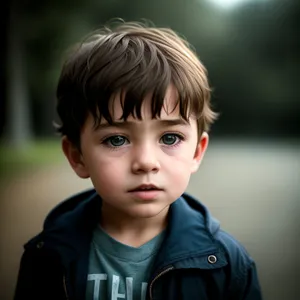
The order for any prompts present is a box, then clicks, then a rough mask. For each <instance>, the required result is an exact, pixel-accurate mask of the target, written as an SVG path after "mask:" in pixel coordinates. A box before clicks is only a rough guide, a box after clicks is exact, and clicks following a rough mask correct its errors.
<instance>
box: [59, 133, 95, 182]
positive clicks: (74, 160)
mask: <svg viewBox="0 0 300 300" xmlns="http://www.w3.org/2000/svg"><path fill="white" fill-rule="evenodd" d="M61 146H62V150H63V152H64V154H65V156H66V158H67V159H68V161H69V163H70V165H71V167H72V169H73V170H74V172H75V173H76V174H77V175H78V176H79V177H80V178H89V177H90V176H89V172H88V170H87V167H86V165H85V163H84V160H83V157H82V154H81V152H80V150H79V149H78V147H76V146H75V145H74V144H73V143H72V142H70V141H69V139H68V138H67V137H66V136H64V137H63V138H62V140H61Z"/></svg>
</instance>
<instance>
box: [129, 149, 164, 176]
mask: <svg viewBox="0 0 300 300" xmlns="http://www.w3.org/2000/svg"><path fill="white" fill-rule="evenodd" d="M159 170H160V163H159V160H158V157H157V155H156V152H155V149H153V147H151V145H143V146H136V149H135V151H134V152H133V160H132V172H133V173H134V174H140V173H150V172H152V173H157V172H158V171H159Z"/></svg>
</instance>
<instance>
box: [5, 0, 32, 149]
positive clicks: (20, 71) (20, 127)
mask: <svg viewBox="0 0 300 300" xmlns="http://www.w3.org/2000/svg"><path fill="white" fill-rule="evenodd" d="M22 26H23V24H22V16H21V14H19V13H18V8H17V7H16V6H15V5H13V4H12V7H11V10H10V18H9V26H8V47H7V62H6V63H7V65H6V68H7V85H8V86H7V106H6V107H7V111H6V116H7V119H6V120H7V122H6V128H5V138H6V140H7V142H8V143H10V144H11V145H13V146H15V147H20V148H21V147H23V146H26V144H28V142H29V141H30V140H31V139H32V136H33V133H32V127H31V117H30V101H29V97H28V96H29V93H28V83H27V76H26V49H25V47H24V40H23V34H22V28H23V27H22Z"/></svg>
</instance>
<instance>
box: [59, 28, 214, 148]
mask: <svg viewBox="0 0 300 300" xmlns="http://www.w3.org/2000/svg"><path fill="white" fill-rule="evenodd" d="M170 84H173V85H174V86H175V88H176V90H177V93H178V95H177V103H176V104H178V106H179V109H180V114H181V116H182V117H183V118H184V119H188V117H189V115H193V116H194V117H195V118H196V119H197V124H198V134H199V136H201V133H202V132H203V131H208V130H209V127H210V125H211V123H212V122H213V121H214V119H215V117H216V114H215V113H214V112H213V111H212V110H211V107H210V87H209V83H208V79H207V73H206V68H205V67H204V66H203V64H202V63H201V62H200V61H199V60H198V58H197V56H196V54H195V53H194V52H193V51H192V50H191V49H190V47H189V44H188V43H187V41H185V40H184V39H183V38H181V37H179V36H178V35H177V34H176V33H175V32H174V31H172V30H170V29H167V28H154V27H147V26H145V25H142V24H140V23H120V24H119V25H117V26H115V27H112V28H106V27H104V28H103V29H102V30H99V31H98V32H97V33H93V34H92V35H90V36H89V38H87V39H86V40H85V41H84V42H83V43H81V44H80V45H78V46H76V47H75V48H74V49H73V51H72V52H71V53H70V55H69V57H68V58H67V59H66V61H65V64H64V66H63V69H62V72H61V76H60V79H59V83H58V87H57V100H58V102H57V112H58V115H59V117H60V120H61V124H60V125H59V126H58V127H57V129H58V132H60V133H61V134H62V135H65V136H67V137H68V139H69V140H70V141H71V142H72V143H73V144H74V145H76V146H78V147H79V148H80V132H81V129H82V127H83V125H84V123H85V121H86V118H87V116H88V115H89V114H91V115H92V116H93V119H94V121H95V125H97V123H99V121H100V120H101V118H104V119H105V120H106V121H107V122H111V121H112V116H111V111H110V107H111V105H112V103H113V101H114V98H115V96H116V95H118V94H119V93H122V96H123V98H122V105H123V109H124V110H123V112H124V113H123V115H122V119H124V120H126V119H127V117H128V116H129V115H134V116H135V117H137V118H140V108H141V105H142V103H143V101H144V99H145V96H146V95H147V94H149V93H150V94H151V98H152V99H151V102H152V103H151V112H152V116H153V117H157V116H159V114H160V112H161V109H162V106H163V100H164V96H165V94H166V90H167V88H168V86H169V85H170Z"/></svg>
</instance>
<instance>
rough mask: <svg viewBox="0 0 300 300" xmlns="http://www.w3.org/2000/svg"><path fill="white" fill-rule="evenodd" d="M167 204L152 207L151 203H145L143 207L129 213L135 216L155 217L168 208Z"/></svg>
mask: <svg viewBox="0 0 300 300" xmlns="http://www.w3.org/2000/svg"><path fill="white" fill-rule="evenodd" d="M168 207H169V205H166V206H161V207H155V205H154V207H153V206H152V205H145V207H139V208H137V209H135V210H133V211H131V212H130V215H131V216H132V217H135V218H145V219H148V218H154V217H157V216H158V215H159V214H160V213H163V212H165V210H166V209H168Z"/></svg>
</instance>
